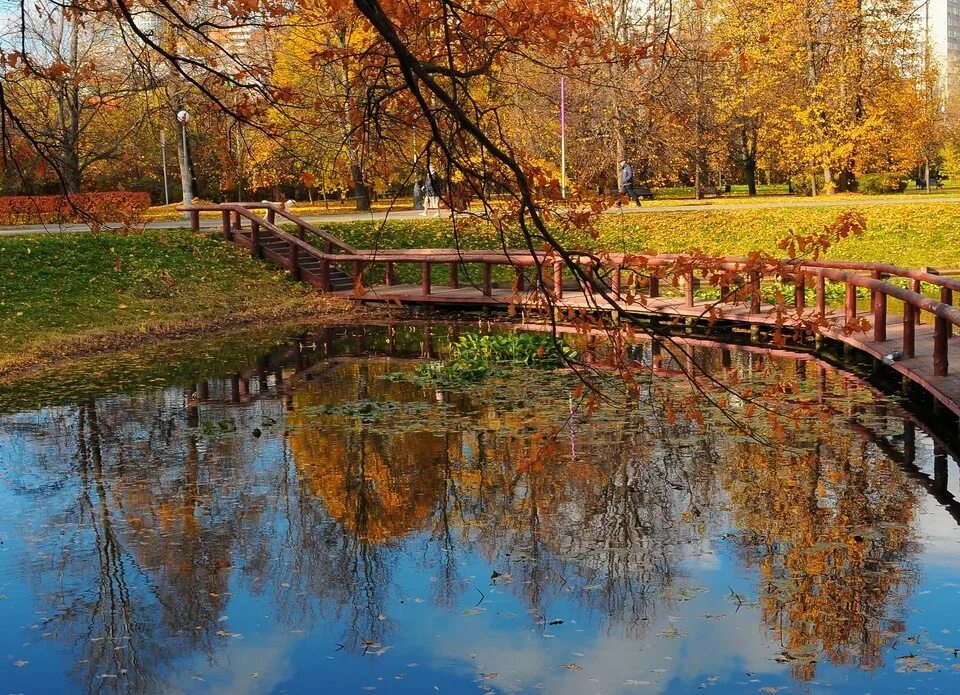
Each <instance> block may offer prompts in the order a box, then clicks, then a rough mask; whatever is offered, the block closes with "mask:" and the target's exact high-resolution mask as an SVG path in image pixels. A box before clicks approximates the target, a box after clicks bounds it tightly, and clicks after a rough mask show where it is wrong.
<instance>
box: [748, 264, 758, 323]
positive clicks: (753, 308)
mask: <svg viewBox="0 0 960 695" xmlns="http://www.w3.org/2000/svg"><path fill="white" fill-rule="evenodd" d="M750 313H751V314H759V313H760V271H759V270H751V271H750Z"/></svg>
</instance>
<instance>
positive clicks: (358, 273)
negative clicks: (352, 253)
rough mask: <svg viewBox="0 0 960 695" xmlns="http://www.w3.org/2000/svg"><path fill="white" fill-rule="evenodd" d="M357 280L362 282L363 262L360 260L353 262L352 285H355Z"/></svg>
mask: <svg viewBox="0 0 960 695" xmlns="http://www.w3.org/2000/svg"><path fill="white" fill-rule="evenodd" d="M357 281H359V282H360V284H363V263H362V262H361V261H354V262H353V286H354V287H356V286H357Z"/></svg>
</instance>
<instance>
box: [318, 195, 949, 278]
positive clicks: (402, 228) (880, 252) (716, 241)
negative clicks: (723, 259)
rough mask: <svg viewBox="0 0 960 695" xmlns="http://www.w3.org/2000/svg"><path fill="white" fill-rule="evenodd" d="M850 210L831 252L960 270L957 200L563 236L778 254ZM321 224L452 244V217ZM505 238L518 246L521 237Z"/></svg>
mask: <svg viewBox="0 0 960 695" xmlns="http://www.w3.org/2000/svg"><path fill="white" fill-rule="evenodd" d="M845 209H851V210H859V211H860V212H862V213H863V214H864V215H865V216H866V218H867V231H866V232H865V233H864V234H863V235H862V236H860V237H857V238H853V239H845V240H843V241H841V242H840V243H838V244H837V245H835V246H834V247H833V248H832V249H831V251H830V253H829V257H830V258H834V259H837V260H857V261H859V260H863V261H885V262H889V263H896V264H900V265H904V266H912V267H916V266H933V267H941V268H960V205H953V204H933V203H931V204H925V205H910V204H904V205H863V206H857V205H851V206H850V208H839V207H822V208H817V207H811V208H781V209H758V210H723V209H717V210H706V211H696V212H662V213H659V212H650V213H641V214H632V215H627V214H625V215H604V216H603V217H601V218H600V221H599V233H600V234H599V238H598V239H597V240H593V239H590V238H588V237H586V236H585V235H571V234H567V235H565V236H563V237H562V238H563V239H564V241H565V242H566V243H568V244H570V245H572V246H585V247H593V248H603V249H609V250H612V251H621V250H622V251H643V250H655V251H659V252H679V251H690V250H693V249H703V250H704V251H707V252H709V253H716V254H728V255H742V254H745V253H748V252H749V251H754V250H761V251H767V252H769V253H774V254H777V253H780V251H779V250H778V247H777V244H778V242H779V241H780V240H781V239H783V238H784V237H786V236H787V235H788V233H789V231H790V230H791V229H794V230H796V231H797V232H800V233H809V232H813V231H818V230H822V229H823V227H824V225H827V224H829V223H831V222H833V221H835V220H836V219H837V217H838V216H839V215H840V214H841V213H842V212H843V211H844V210H845ZM324 228H326V229H329V230H331V231H332V232H334V233H335V234H338V235H340V236H342V237H343V238H344V239H346V240H347V241H349V242H351V243H353V244H355V245H357V246H360V247H364V248H373V247H378V246H379V247H380V248H391V247H392V248H404V247H407V248H410V247H444V246H449V245H450V244H451V243H452V233H451V227H450V223H449V221H443V220H422V221H421V220H400V221H391V222H388V223H387V225H386V226H385V227H384V228H383V229H382V230H381V229H380V228H379V225H377V224H375V223H370V222H355V223H339V224H334V223H329V224H325V225H324ZM508 243H510V244H511V245H514V246H519V244H520V242H519V239H511V240H509V242H508ZM461 244H462V245H463V246H464V247H465V248H495V247H497V246H499V243H498V242H497V240H496V238H495V237H494V235H493V234H492V233H491V231H490V230H489V229H485V228H474V227H470V226H467V227H466V228H465V229H464V231H463V233H462V236H461Z"/></svg>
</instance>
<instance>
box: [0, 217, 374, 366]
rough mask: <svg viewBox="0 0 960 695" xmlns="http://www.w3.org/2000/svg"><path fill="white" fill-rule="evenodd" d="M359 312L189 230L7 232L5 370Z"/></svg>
mask: <svg viewBox="0 0 960 695" xmlns="http://www.w3.org/2000/svg"><path fill="white" fill-rule="evenodd" d="M353 311H356V310H355V308H353V307H350V306H346V305H344V304H342V303H339V302H334V301H330V300H325V299H322V298H320V297H318V296H317V295H316V294H315V293H313V292H311V291H310V290H309V289H308V288H307V287H305V286H304V285H300V284H298V283H293V282H290V281H289V280H288V279H287V278H286V277H285V275H284V274H283V273H282V272H280V271H277V270H273V269H270V268H268V266H266V265H265V264H262V263H259V262H255V261H253V260H251V259H250V257H249V254H248V253H247V252H245V251H244V250H243V249H241V248H240V247H237V246H234V245H232V244H228V243H226V242H223V241H220V240H218V239H216V238H214V237H212V236H205V235H199V234H195V233H191V232H188V231H182V230H173V231H167V230H163V231H148V232H144V233H143V234H137V235H129V236H120V235H112V234H101V235H93V234H64V235H43V236H29V237H8V238H3V239H0V376H3V375H9V374H12V373H15V372H18V371H21V370H23V369H25V368H28V367H30V366H35V365H37V364H46V363H50V362H53V361H57V360H59V359H63V358H65V357H75V356H80V355H83V354H90V353H94V352H100V351H103V350H108V349H117V348H129V347H134V346H136V345H140V344H143V343H146V342H149V341H152V340H157V339H164V338H182V337H188V336H194V335H198V334H204V333H207V332H210V331H214V330H221V329H225V328H235V327H237V326H238V325H258V324H259V325H263V324H275V323H279V322H284V321H297V320H306V319H310V320H312V319H322V318H325V317H331V318H333V317H342V316H345V315H348V314H349V313H351V312H353Z"/></svg>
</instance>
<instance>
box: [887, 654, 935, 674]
mask: <svg viewBox="0 0 960 695" xmlns="http://www.w3.org/2000/svg"><path fill="white" fill-rule="evenodd" d="M897 664H898V666H897V672H898V673H930V672H931V671H939V670H940V669H938V668H937V667H936V666H935V665H933V664H932V663H930V662H929V661H927V660H925V659H923V658H921V657H919V656H917V655H916V654H908V655H907V656H898V657H897Z"/></svg>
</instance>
